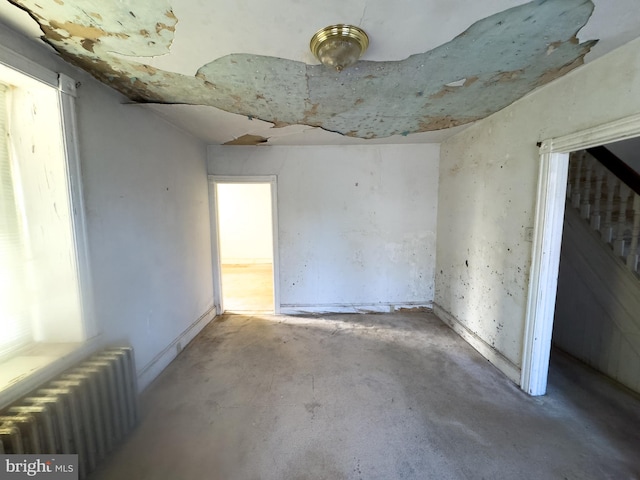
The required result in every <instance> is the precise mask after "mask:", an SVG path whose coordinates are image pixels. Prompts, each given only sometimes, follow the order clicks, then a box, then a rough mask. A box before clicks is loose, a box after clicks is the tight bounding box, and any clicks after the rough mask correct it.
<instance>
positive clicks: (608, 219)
mask: <svg viewBox="0 0 640 480" xmlns="http://www.w3.org/2000/svg"><path fill="white" fill-rule="evenodd" d="M631 183H633V182H631ZM567 190H568V191H567V203H566V209H565V221H564V229H563V237H562V252H561V255H560V272H559V276H558V293H557V300H556V310H555V318H554V329H553V343H554V345H555V346H557V347H559V348H560V349H562V350H564V351H566V352H568V353H569V354H571V355H573V356H574V357H576V358H578V359H580V360H582V361H584V362H585V363H587V364H589V365H591V366H592V367H594V368H595V369H597V370H599V371H601V372H603V373H604V374H606V375H607V376H609V377H611V378H613V379H615V380H617V381H618V382H620V383H622V384H623V385H625V386H627V387H629V388H630V389H632V390H634V391H636V392H639V393H640V277H639V276H638V254H639V250H638V230H639V227H640V196H639V195H638V194H637V193H636V192H635V191H632V190H631V188H630V187H629V186H628V185H626V184H625V183H624V182H622V181H621V180H620V179H619V178H618V177H617V176H615V175H613V174H612V173H611V172H610V171H609V170H608V169H607V168H604V166H603V165H602V164H601V163H600V162H599V161H596V160H595V159H594V158H593V156H592V155H591V154H590V153H589V152H585V151H581V152H576V153H574V154H572V156H571V158H570V169H569V185H568V189H567Z"/></svg>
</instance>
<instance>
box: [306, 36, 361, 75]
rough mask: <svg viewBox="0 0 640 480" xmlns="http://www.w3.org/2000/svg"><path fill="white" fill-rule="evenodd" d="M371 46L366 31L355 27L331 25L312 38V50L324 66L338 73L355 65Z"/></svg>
mask: <svg viewBox="0 0 640 480" xmlns="http://www.w3.org/2000/svg"><path fill="white" fill-rule="evenodd" d="M368 46H369V37H368V36H367V34H366V33H365V32H364V30H362V29H360V28H358V27H354V26H353V25H330V26H328V27H325V28H323V29H321V30H318V31H317V32H316V34H315V35H314V36H313V37H312V38H311V43H310V48H311V51H312V52H313V54H314V55H315V56H316V57H317V58H318V60H320V62H322V64H323V65H326V66H327V67H330V68H333V69H335V70H337V71H338V72H340V71H342V70H343V69H345V68H347V67H349V66H350V65H353V64H354V63H356V62H357V61H358V59H359V58H360V57H361V56H362V54H363V53H364V52H365V50H366V49H367V47H368Z"/></svg>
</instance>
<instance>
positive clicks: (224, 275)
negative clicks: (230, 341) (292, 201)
mask: <svg viewBox="0 0 640 480" xmlns="http://www.w3.org/2000/svg"><path fill="white" fill-rule="evenodd" d="M210 188H211V190H212V197H213V198H212V200H213V209H214V212H215V222H212V226H214V229H215V232H214V233H215V235H212V238H213V241H214V242H215V246H214V249H213V250H214V279H216V280H217V281H216V282H215V283H216V284H217V285H216V288H215V293H216V295H215V296H216V298H217V302H216V303H217V305H219V307H218V310H219V313H223V312H231V313H249V312H260V313H276V312H277V310H278V308H277V301H276V299H277V288H276V285H277V281H276V278H277V275H276V274H277V255H276V251H277V242H276V235H275V233H276V232H277V229H276V227H275V225H276V222H275V220H276V214H275V204H276V203H275V201H274V199H275V178H272V177H266V178H265V177H252V178H246V177H237V178H235V177H234V178H229V177H215V176H214V177H212V178H210Z"/></svg>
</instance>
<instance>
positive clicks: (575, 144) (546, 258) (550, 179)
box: [520, 115, 640, 395]
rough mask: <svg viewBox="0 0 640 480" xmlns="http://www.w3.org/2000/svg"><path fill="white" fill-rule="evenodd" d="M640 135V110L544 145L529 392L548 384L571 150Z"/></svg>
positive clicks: (527, 356)
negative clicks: (635, 113) (639, 112)
mask: <svg viewBox="0 0 640 480" xmlns="http://www.w3.org/2000/svg"><path fill="white" fill-rule="evenodd" d="M638 135H640V115H635V116H633V117H629V118H625V119H622V120H618V121H616V122H612V123H610V124H606V125H602V126H598V127H594V128H591V129H589V130H585V131H583V132H578V133H575V134H572V135H567V136H565V137H560V138H556V139H550V140H547V141H545V142H543V143H542V145H541V147H540V169H539V179H538V196H537V202H536V215H535V225H534V238H533V249H532V252H533V255H532V262H531V272H530V282H529V294H528V299H527V312H526V321H525V334H524V341H523V346H524V347H523V355H522V373H521V381H520V386H521V388H522V389H523V390H524V391H525V392H527V393H529V394H530V395H544V394H545V393H546V389H547V377H548V372H549V357H550V352H551V336H552V332H553V320H554V315H555V303H556V295H557V286H558V272H559V263H560V250H561V244H562V231H563V224H564V218H565V198H566V192H567V179H568V171H569V154H570V152H574V151H578V150H584V149H587V148H592V147H596V146H599V145H604V144H608V143H613V142H616V141H620V140H624V139H628V138H633V137H637V136H638Z"/></svg>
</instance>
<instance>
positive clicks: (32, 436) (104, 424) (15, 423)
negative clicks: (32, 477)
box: [0, 347, 139, 479]
mask: <svg viewBox="0 0 640 480" xmlns="http://www.w3.org/2000/svg"><path fill="white" fill-rule="evenodd" d="M137 392H138V388H137V383H136V369H135V361H134V355H133V349H132V348H131V347H117V348H110V349H107V350H104V351H102V352H99V353H97V354H95V355H93V356H92V357H91V358H89V359H87V360H85V361H84V362H82V363H80V364H79V365H77V366H75V367H73V368H71V369H69V370H67V371H66V372H64V373H63V374H62V375H59V376H58V377H56V378H54V379H53V380H51V381H50V382H48V383H46V384H43V385H41V386H40V387H39V388H38V389H37V390H35V391H33V392H31V393H30V394H29V395H27V396H25V397H24V398H22V399H21V400H19V401H18V402H16V403H14V404H13V405H11V406H9V407H7V408H5V409H4V410H3V411H0V453H19V454H32V453H33V454H40V453H52V454H56V453H75V454H78V470H79V477H80V478H81V479H83V478H86V476H87V475H88V474H89V473H90V472H91V471H93V470H94V469H95V468H96V466H97V464H98V462H100V460H102V459H103V458H105V456H106V455H107V453H108V452H109V451H110V450H111V449H113V448H114V447H115V446H116V445H117V443H118V442H120V441H121V440H122V439H123V437H124V436H125V435H126V434H127V433H129V432H130V431H131V429H133V428H134V427H135V426H136V425H137V423H138V419H139V409H138V394H137Z"/></svg>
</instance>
